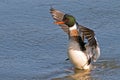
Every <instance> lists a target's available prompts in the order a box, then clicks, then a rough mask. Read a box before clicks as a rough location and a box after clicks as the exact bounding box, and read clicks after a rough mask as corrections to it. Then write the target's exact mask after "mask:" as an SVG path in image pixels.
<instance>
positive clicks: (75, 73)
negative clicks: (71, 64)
mask: <svg viewBox="0 0 120 80" xmlns="http://www.w3.org/2000/svg"><path fill="white" fill-rule="evenodd" d="M118 62H120V61H118V60H115V59H112V60H109V59H108V60H99V62H98V63H95V64H94V65H93V69H92V70H91V71H89V70H79V69H74V70H68V71H69V72H71V74H70V75H67V76H64V77H59V78H53V79H52V80H103V79H105V80H106V79H110V77H111V76H112V75H114V74H116V73H115V72H114V71H115V70H119V69H120V64H119V63H118ZM107 74H109V75H107ZM103 75H107V76H106V77H103V78H101V76H103ZM116 76H117V75H116ZM116 79H118V78H116Z"/></svg>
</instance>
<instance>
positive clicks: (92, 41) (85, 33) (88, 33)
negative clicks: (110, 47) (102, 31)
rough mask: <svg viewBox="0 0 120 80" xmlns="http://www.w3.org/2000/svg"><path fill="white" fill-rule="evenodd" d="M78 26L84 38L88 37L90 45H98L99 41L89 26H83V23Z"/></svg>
mask: <svg viewBox="0 0 120 80" xmlns="http://www.w3.org/2000/svg"><path fill="white" fill-rule="evenodd" d="M78 27H79V30H80V32H81V33H82V35H81V36H82V38H83V40H84V38H86V39H87V40H88V43H89V46H91V47H92V46H94V47H96V46H97V42H96V40H95V37H94V36H95V34H94V31H93V30H91V29H89V28H86V27H84V26H81V25H79V26H78Z"/></svg>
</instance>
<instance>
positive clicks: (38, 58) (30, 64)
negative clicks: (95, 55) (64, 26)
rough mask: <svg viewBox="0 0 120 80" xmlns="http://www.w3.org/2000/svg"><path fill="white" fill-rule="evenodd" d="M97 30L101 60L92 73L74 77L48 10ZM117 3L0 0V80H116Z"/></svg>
mask: <svg viewBox="0 0 120 80" xmlns="http://www.w3.org/2000/svg"><path fill="white" fill-rule="evenodd" d="M51 6H52V7H54V8H56V9H59V10H62V11H63V12H66V13H69V14H72V15H73V16H75V17H76V19H77V21H78V22H79V24H81V25H84V26H87V27H88V28H91V29H93V30H94V31H95V33H96V36H97V39H98V41H99V43H100V47H101V57H100V59H99V60H98V62H96V63H95V64H94V66H95V67H96V68H95V69H94V70H92V71H91V72H90V73H89V72H87V74H86V73H85V74H84V72H79V73H77V74H74V72H73V71H72V70H70V71H69V68H71V67H72V65H71V63H70V62H69V61H65V59H66V58H67V43H68V37H67V35H66V34H65V33H64V32H63V31H62V30H61V29H60V28H59V27H58V26H57V25H54V24H53V19H52V17H51V15H50V13H49V9H50V7H51ZM119 48H120V0H100V1H97V0H73V1H72V0H51V1H50V0H0V80H73V79H78V80H79V79H82V80H86V79H88V80H119V79H120V76H119V74H120V49H119Z"/></svg>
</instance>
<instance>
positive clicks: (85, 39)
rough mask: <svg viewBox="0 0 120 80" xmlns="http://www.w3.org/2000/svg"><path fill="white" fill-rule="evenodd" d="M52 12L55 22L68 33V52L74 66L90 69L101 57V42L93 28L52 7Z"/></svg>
mask: <svg viewBox="0 0 120 80" xmlns="http://www.w3.org/2000/svg"><path fill="white" fill-rule="evenodd" d="M50 13H51V15H52V17H53V19H54V20H55V22H54V23H55V24H57V25H59V26H60V28H61V29H62V30H63V31H64V32H65V33H66V34H67V35H68V37H69V43H68V48H67V54H68V58H69V60H70V62H71V63H72V64H73V66H74V68H76V69H82V70H90V69H91V67H92V63H93V62H96V61H97V60H98V58H99V57H100V47H99V43H98V41H97V39H96V37H95V33H94V31H93V30H92V29H89V28H87V27H84V26H82V25H80V24H79V23H78V22H77V21H76V19H75V17H73V16H72V15H70V14H66V13H64V12H62V11H59V10H57V9H54V8H51V9H50Z"/></svg>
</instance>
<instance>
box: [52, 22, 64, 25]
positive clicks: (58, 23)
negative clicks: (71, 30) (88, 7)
mask: <svg viewBox="0 0 120 80" xmlns="http://www.w3.org/2000/svg"><path fill="white" fill-rule="evenodd" d="M54 23H55V24H57V25H60V24H65V23H64V22H63V21H56V22H54Z"/></svg>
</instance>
